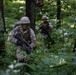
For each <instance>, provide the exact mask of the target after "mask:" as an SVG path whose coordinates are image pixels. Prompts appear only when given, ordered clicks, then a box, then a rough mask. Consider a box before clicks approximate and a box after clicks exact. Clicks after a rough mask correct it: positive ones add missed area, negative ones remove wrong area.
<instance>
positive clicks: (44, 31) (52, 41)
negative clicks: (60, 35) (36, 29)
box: [41, 27, 55, 44]
mask: <svg viewBox="0 0 76 75" xmlns="http://www.w3.org/2000/svg"><path fill="white" fill-rule="evenodd" d="M41 33H44V34H45V35H47V36H48V38H49V39H50V41H51V44H54V43H55V41H54V40H53V39H52V38H51V37H50V34H49V33H48V31H47V30H46V29H45V28H44V27H42V30H41Z"/></svg>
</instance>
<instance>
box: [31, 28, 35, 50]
mask: <svg viewBox="0 0 76 75" xmlns="http://www.w3.org/2000/svg"><path fill="white" fill-rule="evenodd" d="M30 37H31V44H30V47H31V48H32V49H33V48H35V47H36V37H35V33H34V31H33V30H32V29H30Z"/></svg>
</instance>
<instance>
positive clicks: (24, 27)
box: [10, 16, 36, 62]
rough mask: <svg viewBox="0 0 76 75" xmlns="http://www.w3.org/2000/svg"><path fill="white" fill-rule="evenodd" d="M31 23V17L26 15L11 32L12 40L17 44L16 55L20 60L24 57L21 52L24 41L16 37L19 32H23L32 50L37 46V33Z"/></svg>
mask: <svg viewBox="0 0 76 75" xmlns="http://www.w3.org/2000/svg"><path fill="white" fill-rule="evenodd" d="M29 24H30V20H29V18H28V17H26V16H24V17H22V18H21V19H20V21H19V22H18V23H17V26H16V27H15V28H14V29H13V30H12V31H11V33H10V40H11V41H12V42H13V43H14V44H16V45H17V52H16V56H17V59H18V61H19V62H22V61H23V60H24V58H23V57H22V56H21V55H20V52H21V51H22V43H21V42H20V41H19V40H18V39H17V38H16V35H17V34H18V33H19V34H21V36H22V38H23V39H24V40H25V41H26V42H27V43H28V44H29V46H30V48H31V51H32V50H33V49H34V48H35V47H36V37H35V33H34V31H33V30H32V29H31V28H30V27H29ZM27 55H28V54H27ZM26 59H27V58H26Z"/></svg>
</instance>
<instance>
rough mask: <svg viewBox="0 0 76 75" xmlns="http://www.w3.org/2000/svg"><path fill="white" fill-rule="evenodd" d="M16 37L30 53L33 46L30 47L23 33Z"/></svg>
mask: <svg viewBox="0 0 76 75" xmlns="http://www.w3.org/2000/svg"><path fill="white" fill-rule="evenodd" d="M16 38H17V39H18V40H19V41H21V43H22V47H23V50H25V51H26V53H27V54H30V53H31V48H30V46H29V44H28V43H27V42H26V41H25V40H23V38H22V36H21V34H17V35H16Z"/></svg>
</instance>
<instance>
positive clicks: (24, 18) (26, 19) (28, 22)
mask: <svg viewBox="0 0 76 75" xmlns="http://www.w3.org/2000/svg"><path fill="white" fill-rule="evenodd" d="M20 22H21V24H30V20H29V18H28V17H26V16H24V17H22V18H21V19H20Z"/></svg>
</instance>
